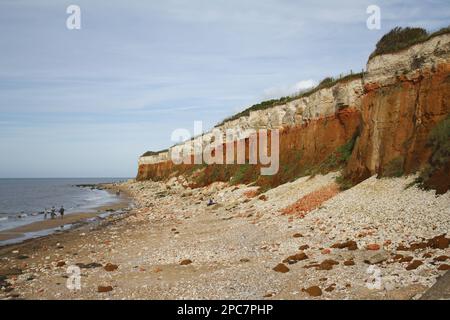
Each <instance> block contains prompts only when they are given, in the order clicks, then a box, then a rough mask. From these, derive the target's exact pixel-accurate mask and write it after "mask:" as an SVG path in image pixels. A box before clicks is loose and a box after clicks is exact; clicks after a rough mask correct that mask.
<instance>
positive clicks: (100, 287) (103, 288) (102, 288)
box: [97, 286, 113, 293]
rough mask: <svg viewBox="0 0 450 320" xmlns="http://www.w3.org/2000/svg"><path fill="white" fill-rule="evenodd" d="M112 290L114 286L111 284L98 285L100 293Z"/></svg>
mask: <svg viewBox="0 0 450 320" xmlns="http://www.w3.org/2000/svg"><path fill="white" fill-rule="evenodd" d="M112 290H113V287H111V286H98V288H97V292H100V293H104V292H109V291H112Z"/></svg>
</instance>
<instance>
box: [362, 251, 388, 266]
mask: <svg viewBox="0 0 450 320" xmlns="http://www.w3.org/2000/svg"><path fill="white" fill-rule="evenodd" d="M387 259H389V254H388V253H387V252H386V251H384V250H381V251H380V252H376V253H370V254H368V255H367V256H366V259H365V260H364V262H365V263H367V264H378V263H381V262H383V261H386V260H387Z"/></svg>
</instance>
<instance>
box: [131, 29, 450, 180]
mask: <svg viewBox="0 0 450 320" xmlns="http://www.w3.org/2000/svg"><path fill="white" fill-rule="evenodd" d="M449 113H450V34H448V33H446V34H442V35H438V36H435V37H432V38H431V39H429V40H427V41H424V42H422V43H418V44H415V45H412V46H410V47H409V48H406V49H403V50H401V51H399V52H395V53H390V54H383V55H378V56H375V57H373V58H371V59H370V60H369V61H368V63H367V68H366V72H364V73H363V74H361V75H355V76H351V77H347V78H344V79H342V80H341V81H337V82H336V83H334V84H333V85H331V86H328V87H324V88H321V89H319V90H316V91H313V92H312V93H311V94H308V95H304V96H302V97H300V98H298V99H293V100H292V101H289V102H287V103H285V104H280V105H276V106H274V107H271V108H267V109H265V110H257V111H250V112H249V114H248V115H246V116H242V117H240V118H238V119H234V120H231V121H226V122H224V123H223V124H221V125H220V126H218V127H217V128H218V129H227V128H240V129H241V130H242V132H243V134H242V136H240V137H238V138H237V139H246V138H248V137H247V136H246V135H245V129H258V128H265V129H280V130H281V137H280V151H281V152H280V154H281V155H280V172H279V173H278V174H277V175H276V176H274V177H257V174H256V170H255V169H251V168H247V167H246V168H245V170H244V172H242V168H239V167H237V166H214V165H213V166H208V167H199V166H189V165H174V164H173V163H172V162H171V160H170V153H171V152H172V150H173V149H172V148H170V149H169V150H168V151H165V152H161V153H159V154H157V155H152V156H147V157H141V158H140V159H139V171H138V175H137V179H138V180H145V179H156V180H158V179H164V178H168V177H171V176H175V175H180V174H183V175H190V176H191V177H194V178H196V179H191V184H192V185H196V184H197V185H199V184H200V185H203V184H207V183H210V182H213V181H217V180H221V181H228V180H230V179H233V177H235V176H236V175H239V176H240V179H239V182H252V181H256V183H257V184H259V185H261V186H264V185H265V186H269V187H270V186H275V185H278V184H280V183H284V182H286V181H289V180H290V179H292V178H295V177H297V176H299V175H302V174H308V173H311V171H313V172H314V169H316V170H317V169H319V171H320V170H326V169H334V168H336V167H337V166H339V165H344V175H345V177H346V179H348V180H349V181H352V183H353V184H354V183H358V182H360V181H362V180H364V179H366V178H368V177H369V176H371V175H373V174H379V175H389V174H392V172H394V173H395V174H397V173H398V174H408V173H412V172H415V171H417V170H419V169H421V168H423V167H424V166H425V165H426V164H427V162H428V161H429V158H430V155H431V150H430V148H429V146H428V144H427V140H428V136H429V133H430V131H431V130H432V129H433V128H434V127H435V126H436V124H437V123H438V122H439V121H442V120H443V119H445V118H446V117H447V116H448V114H449ZM211 137H212V133H211V132H208V133H206V134H205V135H203V136H201V137H197V138H195V139H194V142H201V143H202V144H203V145H205V144H207V143H209V142H210V141H211ZM191 143H192V141H187V142H186V143H185V147H186V148H187V150H190V151H189V153H190V154H192V153H193V148H192V147H191ZM246 143H247V145H248V141H246ZM343 148H344V149H345V150H346V152H350V153H349V154H348V155H347V154H343V153H345V152H344V151H342V150H344V149H343ZM344 158H345V159H344ZM255 168H256V167H255ZM197 169H198V170H197ZM200 171H201V172H200ZM444 174H446V175H447V181H448V180H449V177H448V174H449V173H448V172H447V173H444ZM199 176H201V179H198V177H199ZM241 176H244V177H243V178H242V177H241ZM194 182H195V183H194Z"/></svg>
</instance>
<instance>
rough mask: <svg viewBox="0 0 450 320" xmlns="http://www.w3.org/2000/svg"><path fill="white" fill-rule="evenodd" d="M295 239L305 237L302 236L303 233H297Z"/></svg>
mask: <svg viewBox="0 0 450 320" xmlns="http://www.w3.org/2000/svg"><path fill="white" fill-rule="evenodd" d="M293 237H294V238H301V237H303V235H302V234H301V233H295V234H294V235H293Z"/></svg>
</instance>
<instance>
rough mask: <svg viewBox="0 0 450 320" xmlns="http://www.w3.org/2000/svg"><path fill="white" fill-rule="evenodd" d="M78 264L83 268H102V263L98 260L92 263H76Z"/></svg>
mask: <svg viewBox="0 0 450 320" xmlns="http://www.w3.org/2000/svg"><path fill="white" fill-rule="evenodd" d="M75 265H76V266H78V267H80V268H81V269H93V268H100V267H102V265H101V264H100V263H97V262H91V263H76V264H75Z"/></svg>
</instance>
